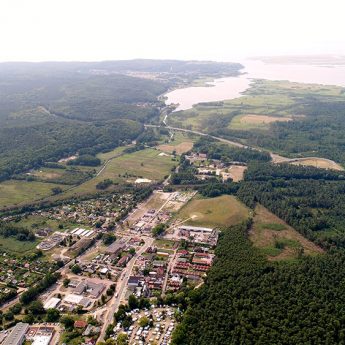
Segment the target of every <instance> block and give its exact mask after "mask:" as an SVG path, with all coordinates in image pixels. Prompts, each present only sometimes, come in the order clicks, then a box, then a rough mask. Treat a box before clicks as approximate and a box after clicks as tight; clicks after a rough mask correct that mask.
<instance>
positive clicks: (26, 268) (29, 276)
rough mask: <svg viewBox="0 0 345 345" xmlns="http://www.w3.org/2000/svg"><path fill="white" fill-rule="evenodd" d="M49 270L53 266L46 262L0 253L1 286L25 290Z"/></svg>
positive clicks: (34, 258) (35, 258)
mask: <svg viewBox="0 0 345 345" xmlns="http://www.w3.org/2000/svg"><path fill="white" fill-rule="evenodd" d="M51 270H53V266H52V264H51V263H49V262H47V261H46V260H41V259H40V258H37V257H32V258H30V257H17V256H16V255H14V254H10V253H6V252H4V253H0V282H1V283H3V284H9V285H11V286H16V287H21V288H26V287H28V286H31V285H32V284H34V283H36V282H37V279H38V277H41V276H43V275H44V274H46V273H47V272H48V271H51Z"/></svg>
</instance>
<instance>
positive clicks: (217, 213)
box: [176, 195, 249, 227]
mask: <svg viewBox="0 0 345 345" xmlns="http://www.w3.org/2000/svg"><path fill="white" fill-rule="evenodd" d="M248 217H249V209H248V208H247V207H246V206H244V205H243V204H242V203H241V202H240V201H238V200H237V199H236V198H235V197H233V196H230V195H223V196H220V197H217V198H210V199H205V198H201V197H198V196H197V197H196V198H194V199H192V200H191V201H190V202H188V203H187V204H186V205H185V206H184V207H183V208H182V209H181V210H180V211H179V212H178V214H177V215H176V218H177V219H179V220H181V221H185V224H188V225H194V226H210V227H215V226H219V227H224V226H230V225H234V224H238V223H240V222H242V221H243V220H245V219H247V218H248Z"/></svg>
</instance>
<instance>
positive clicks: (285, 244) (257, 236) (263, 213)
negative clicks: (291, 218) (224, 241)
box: [249, 205, 323, 261]
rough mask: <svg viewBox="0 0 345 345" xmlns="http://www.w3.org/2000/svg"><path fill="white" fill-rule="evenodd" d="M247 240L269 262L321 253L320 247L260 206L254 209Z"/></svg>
mask: <svg viewBox="0 0 345 345" xmlns="http://www.w3.org/2000/svg"><path fill="white" fill-rule="evenodd" d="M249 238H250V240H251V241H252V242H253V244H254V246H255V247H257V248H260V250H261V251H262V252H263V253H264V254H265V255H266V256H267V258H268V260H270V261H277V260H286V259H294V258H298V257H299V256H301V255H316V254H320V253H323V250H322V249H321V248H320V247H318V246H317V245H316V244H314V243H313V242H311V241H309V240H307V239H306V238H304V237H303V236H302V235H301V234H300V233H298V232H297V231H296V230H295V229H293V228H292V227H291V226H289V225H288V224H286V223H285V222H284V221H283V220H282V219H280V218H278V217H277V216H275V215H274V214H273V213H271V212H269V211H268V210H267V209H266V208H265V207H263V206H261V205H258V206H257V207H256V208H255V216H254V224H253V227H252V229H251V231H250V235H249Z"/></svg>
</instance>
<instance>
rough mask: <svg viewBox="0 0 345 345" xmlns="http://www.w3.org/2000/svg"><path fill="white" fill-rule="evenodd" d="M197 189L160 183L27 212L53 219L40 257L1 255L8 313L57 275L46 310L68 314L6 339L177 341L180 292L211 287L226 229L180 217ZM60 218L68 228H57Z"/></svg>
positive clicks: (43, 302)
mask: <svg viewBox="0 0 345 345" xmlns="http://www.w3.org/2000/svg"><path fill="white" fill-rule="evenodd" d="M195 195H196V192H195V191H192V190H184V191H173V192H164V191H163V190H161V189H155V190H154V191H153V193H152V194H151V195H150V196H149V197H148V198H146V199H143V200H139V201H137V203H135V201H134V198H133V195H131V194H127V195H122V196H121V197H117V196H115V195H114V196H110V197H107V198H99V199H91V200H87V201H81V202H79V203H73V204H69V205H63V206H61V207H53V208H51V209H45V210H39V211H33V212H31V213H27V214H26V215H25V216H24V217H23V219H29V220H30V219H31V218H33V219H35V220H37V219H40V220H41V219H46V220H47V221H48V222H47V223H44V226H42V228H39V229H38V230H37V231H36V237H37V238H38V239H39V242H38V244H37V246H36V255H35V256H32V257H30V258H27V260H21V261H18V259H16V256H15V255H13V257H11V255H9V254H7V253H3V254H2V256H1V257H0V260H1V262H2V268H1V275H0V279H1V281H2V283H3V284H4V285H3V286H4V287H3V288H2V289H1V296H3V299H4V301H6V302H5V306H6V308H7V310H8V312H4V314H3V315H4V317H5V318H6V317H8V316H7V315H8V314H9V313H12V314H14V315H15V314H16V310H15V309H16V306H17V305H18V304H19V301H21V300H22V298H21V296H22V294H25V292H26V291H28V290H30V288H32V287H33V286H35V284H36V282H37V280H39V279H42V278H43V277H44V275H45V274H46V273H47V272H51V273H54V272H56V273H58V275H59V278H58V279H57V280H56V281H54V283H53V284H51V285H50V286H49V287H48V288H47V289H45V290H44V291H42V293H41V294H39V296H38V299H37V300H38V302H37V303H38V304H39V305H38V307H37V308H38V309H39V311H38V314H41V315H44V314H47V315H50V314H52V316H50V317H47V319H48V320H50V321H56V320H57V319H58V317H57V316H59V317H60V316H61V318H62V321H61V323H56V322H50V323H49V322H39V319H40V318H36V317H34V316H32V317H31V313H30V314H29V315H27V316H26V317H24V318H23V319H22V321H21V322H19V323H16V324H15V325H14V327H12V328H11V327H9V328H7V329H5V330H3V331H1V333H0V339H2V340H3V344H5V345H6V344H16V345H17V344H22V343H23V342H24V341H25V342H29V343H32V344H34V345H38V344H40V345H41V344H44V345H51V344H59V343H61V341H62V342H67V343H71V344H76V343H77V342H78V344H85V345H86V344H96V342H97V341H98V342H101V341H104V340H105V339H112V338H113V339H119V338H121V337H123V338H124V339H127V342H128V343H129V344H133V345H134V344H138V345H139V344H140V345H141V344H163V345H167V344H169V343H170V341H171V335H172V332H173V330H174V329H175V326H176V323H177V320H178V317H179V316H178V315H179V313H181V311H180V310H179V307H178V303H177V302H176V301H175V298H174V297H172V296H174V294H176V293H178V292H179V291H183V290H184V289H186V288H193V287H197V286H199V285H200V284H202V282H203V278H204V277H205V276H206V274H207V271H208V270H209V269H210V267H211V266H212V262H213V260H214V249H215V246H216V244H217V240H218V236H219V229H217V228H211V227H200V226H192V225H188V222H189V220H190V219H188V218H187V219H181V218H180V217H178V216H176V215H178V211H179V210H180V209H181V208H183V207H184V206H185V205H186V204H187V203H188V202H189V201H190V200H191V199H192V198H194V197H195ZM13 220H14V218H13V217H12V218H11V217H8V218H7V219H6V221H8V222H11V221H13ZM20 221H21V220H20ZM56 221H58V222H59V224H61V223H63V224H66V226H65V225H64V226H63V227H62V226H60V227H57V228H56V227H55V228H54V227H53V226H51V227H49V224H54V222H56ZM47 257H50V258H51V259H50V260H48V261H47V259H46V258H47ZM51 260H53V261H51ZM169 296H171V297H169ZM62 315H65V316H62ZM29 316H30V317H31V319H32V318H34V319H35V323H33V324H32V323H31V322H28V321H29V320H30V321H31V319H30V318H29ZM64 319H66V320H64ZM41 320H42V321H44V320H43V319H42V318H41ZM64 322H65V323H64ZM9 325H10V323H9ZM72 330H73V331H72ZM2 340H0V341H2Z"/></svg>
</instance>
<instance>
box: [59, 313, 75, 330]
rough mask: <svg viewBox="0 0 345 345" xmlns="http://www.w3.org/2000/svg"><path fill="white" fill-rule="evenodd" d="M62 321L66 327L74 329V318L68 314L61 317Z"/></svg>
mask: <svg viewBox="0 0 345 345" xmlns="http://www.w3.org/2000/svg"><path fill="white" fill-rule="evenodd" d="M60 322H61V323H62V324H63V325H64V326H65V328H66V329H72V328H73V325H74V319H73V318H72V317H70V316H68V315H65V316H63V317H62V318H61V320H60Z"/></svg>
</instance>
